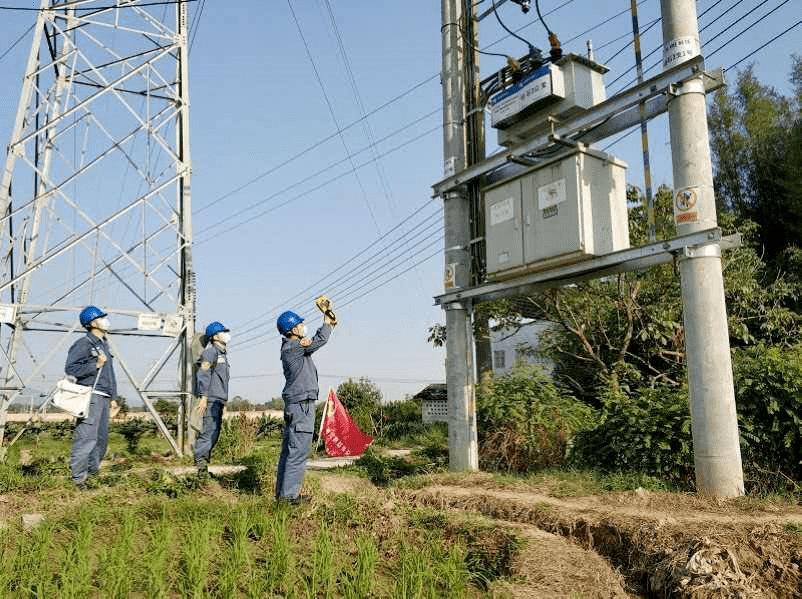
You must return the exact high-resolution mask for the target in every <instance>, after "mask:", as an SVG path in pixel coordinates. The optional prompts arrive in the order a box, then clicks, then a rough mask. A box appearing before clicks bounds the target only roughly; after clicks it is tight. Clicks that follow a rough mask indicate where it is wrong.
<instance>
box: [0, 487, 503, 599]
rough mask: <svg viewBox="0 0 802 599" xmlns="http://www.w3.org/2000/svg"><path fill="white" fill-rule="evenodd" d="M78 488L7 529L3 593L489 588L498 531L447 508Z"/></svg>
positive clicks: (463, 592)
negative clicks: (432, 516)
mask: <svg viewBox="0 0 802 599" xmlns="http://www.w3.org/2000/svg"><path fill="white" fill-rule="evenodd" d="M128 482H131V481H128ZM221 491H222V492H225V491H224V490H222V489H221ZM47 492H48V493H51V495H53V496H61V497H65V496H64V494H63V491H58V490H55V491H52V490H50V491H47ZM219 492H220V491H218V493H219ZM72 493H73V494H72V495H69V496H67V497H69V500H68V501H62V502H52V503H49V504H47V506H46V508H45V510H44V512H45V516H46V517H45V520H44V522H43V524H41V525H40V526H39V527H38V528H35V529H33V530H31V531H24V530H22V528H21V527H20V525H19V524H14V525H11V526H10V527H9V529H7V531H6V535H4V536H3V537H2V540H0V556H2V562H0V598H5V597H9V598H11V597H13V598H15V599H16V598H33V597H37V598H38V597H41V598H43V599H44V598H52V597H75V598H78V597H104V598H106V597H108V598H117V597H119V598H123V597H131V596H142V597H154V598H160V597H164V598H166V597H191V598H195V597H198V598H200V597H204V598H206V597H221V598H222V597H225V598H238V597H253V598H257V597H258V598H262V597H297V598H299V599H304V598H310V597H315V598H323V597H329V598H331V599H339V598H347V599H352V598H369V597H370V598H373V597H377V598H390V597H393V598H395V597H467V598H471V597H482V596H485V595H486V591H485V590H483V588H482V584H480V583H479V582H477V581H479V580H480V579H481V580H484V579H482V578H481V577H477V572H478V571H479V570H477V568H476V567H475V566H476V564H477V563H480V562H481V564H484V565H483V566H482V568H484V569H486V570H487V569H488V568H489V567H488V566H487V564H489V563H492V561H493V560H494V559H495V557H494V556H495V554H494V553H493V552H491V553H487V547H488V546H490V545H493V544H494V543H495V540H494V539H496V537H497V534H498V533H497V532H496V531H494V530H492V529H490V528H483V527H481V526H468V527H466V525H464V524H451V523H450V521H449V518H448V517H447V516H442V519H441V520H438V522H439V523H440V524H442V525H443V526H445V528H447V529H448V530H450V531H452V532H451V533H448V534H446V535H443V534H441V533H442V532H443V530H442V529H432V528H431V523H432V521H431V520H426V519H422V518H421V517H420V516H419V515H418V514H417V513H416V512H414V511H411V510H410V509H409V508H396V509H392V510H390V511H389V512H388V511H387V509H386V508H383V506H382V500H381V499H380V498H368V499H364V500H361V499H358V498H355V497H353V496H343V495H340V496H336V497H331V498H321V499H318V500H316V501H315V502H313V503H312V504H311V505H309V506H305V507H302V508H293V507H288V506H281V505H277V504H276V503H275V502H274V501H273V499H272V498H271V497H269V496H268V497H265V496H262V495H251V494H247V493H245V494H236V493H235V494H230V495H226V496H225V497H222V498H221V497H219V496H214V495H213V496H208V495H206V494H204V489H198V490H194V491H188V492H187V493H186V494H184V495H181V496H180V497H169V496H167V495H165V494H158V495H149V494H147V493H145V492H143V490H142V488H141V487H138V486H129V485H128V484H127V482H125V481H124V482H122V483H120V484H119V485H117V486H115V487H111V488H109V487H100V488H99V489H98V490H96V491H90V492H89V493H83V494H79V493H78V492H72ZM317 496H318V497H320V496H321V494H318V495H317ZM388 531H393V532H392V536H389V537H388V536H387V532H388ZM397 531H403V532H402V533H401V534H398V532H397ZM494 546H495V545H494ZM477 555H484V556H486V557H487V559H489V561H487V559H486V560H485V561H482V560H477V559H476V556H477ZM472 564H473V566H472ZM491 569H492V568H491Z"/></svg>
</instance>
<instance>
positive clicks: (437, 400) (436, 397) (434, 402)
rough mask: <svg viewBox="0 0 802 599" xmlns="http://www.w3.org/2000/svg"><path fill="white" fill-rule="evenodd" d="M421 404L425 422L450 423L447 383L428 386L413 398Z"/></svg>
mask: <svg viewBox="0 0 802 599" xmlns="http://www.w3.org/2000/svg"><path fill="white" fill-rule="evenodd" d="M412 399H413V400H415V401H420V402H421V412H422V415H423V422H424V423H427V424H428V423H429V422H448V392H447V390H446V384H445V383H436V384H434V385H428V386H427V387H424V388H423V389H422V390H421V391H418V392H417V393H416V394H415V395H413V396H412Z"/></svg>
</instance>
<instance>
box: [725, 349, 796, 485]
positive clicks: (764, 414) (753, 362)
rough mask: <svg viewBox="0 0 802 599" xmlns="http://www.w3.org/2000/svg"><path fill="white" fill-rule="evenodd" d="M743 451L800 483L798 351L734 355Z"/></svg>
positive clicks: (751, 351) (746, 459) (742, 351)
mask: <svg viewBox="0 0 802 599" xmlns="http://www.w3.org/2000/svg"><path fill="white" fill-rule="evenodd" d="M733 376H734V378H735V402H736V405H737V408H738V425H739V428H740V432H741V450H742V452H743V458H744V462H745V463H746V464H747V467H748V466H749V464H750V463H753V464H755V465H758V466H760V467H766V468H769V469H774V470H779V471H782V472H784V473H786V474H787V475H790V476H791V477H792V478H794V479H795V480H802V466H800V464H799V457H800V456H801V455H802V346H795V347H792V348H781V347H777V346H773V347H767V346H765V345H763V344H760V345H757V346H755V347H752V348H749V349H739V350H736V351H734V352H733Z"/></svg>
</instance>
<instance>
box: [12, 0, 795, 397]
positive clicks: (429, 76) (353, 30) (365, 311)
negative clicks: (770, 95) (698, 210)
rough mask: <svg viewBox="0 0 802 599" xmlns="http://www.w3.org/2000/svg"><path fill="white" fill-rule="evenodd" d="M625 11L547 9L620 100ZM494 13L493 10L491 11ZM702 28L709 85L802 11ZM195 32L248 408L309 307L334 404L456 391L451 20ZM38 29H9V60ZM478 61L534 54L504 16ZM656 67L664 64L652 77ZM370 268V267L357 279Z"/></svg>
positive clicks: (385, 19) (210, 305)
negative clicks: (448, 97) (446, 156)
mask: <svg viewBox="0 0 802 599" xmlns="http://www.w3.org/2000/svg"><path fill="white" fill-rule="evenodd" d="M629 4H630V3H629V2H628V1H626V0H617V1H615V2H604V3H602V2H598V1H597V0H569V1H566V0H543V1H542V2H541V9H542V12H543V13H544V17H545V19H546V22H547V24H548V25H549V27H550V28H551V29H552V30H553V31H555V32H556V33H557V34H558V36H559V38H560V39H561V40H562V42H563V46H564V49H565V50H566V51H570V52H576V53H585V51H586V46H585V42H586V40H587V39H588V38H591V39H592V40H593V46H594V48H595V49H596V59H597V60H599V61H600V62H605V63H606V64H607V66H608V67H610V69H611V71H610V73H608V74H607V75H606V81H607V82H608V85H610V83H611V82H612V81H613V80H615V79H617V78H619V77H620V79H618V81H617V82H615V83H613V84H612V85H610V86H609V87H608V94H609V93H611V92H615V91H618V90H619V89H620V88H621V87H622V85H624V84H626V83H628V82H629V81H630V80H631V79H633V78H634V76H635V75H634V70H633V65H634V55H633V51H632V48H631V47H626V45H627V43H628V42H629V41H630V40H631V36H629V35H628V33H629V32H631V19H630V16H629V13H628V9H629ZM0 5H4V6H20V7H32V6H35V5H38V2H37V3H34V2H33V1H32V0H26V1H24V2H23V1H19V0H6V1H3V0H0ZM290 6H292V10H291V9H290ZM201 7H202V8H203V11H202V13H201V12H200V9H201ZM485 7H488V8H489V7H490V2H489V0H485V1H483V2H481V3H480V8H481V9H484V8H485ZM775 9H776V10H775ZM639 10H640V15H639V17H640V23H641V27H642V28H645V27H647V26H648V25H649V24H650V23H652V22H653V21H654V20H655V19H656V18H657V17H658V15H659V2H658V1H657V0H645V1H643V2H641V3H640V9H639ZM708 10H709V12H707V13H706V14H705V15H704V16H703V17H702V18H701V20H700V26H701V27H707V28H706V29H705V30H704V31H703V33H702V42H703V47H704V51H705V54H709V53H711V52H713V51H714V50H716V49H718V48H719V46H722V45H723V44H726V45H724V46H723V47H722V48H721V49H720V50H718V51H717V52H715V54H714V55H713V56H712V57H710V58H709V59H708V66H709V67H715V66H725V67H729V66H731V65H733V64H734V63H736V62H737V61H739V60H740V59H742V58H743V57H745V56H747V55H749V54H750V53H751V52H752V51H754V50H755V49H757V48H758V47H759V46H761V45H762V44H763V43H765V42H767V41H769V40H770V39H771V38H772V37H774V36H775V35H777V34H779V33H781V32H782V31H784V30H785V29H786V28H787V27H789V26H791V25H793V24H794V23H796V22H797V21H799V20H800V19H802V4H800V3H799V2H798V1H797V0H790V1H788V0H786V1H783V0H768V1H766V2H759V1H758V0H747V1H743V0H741V1H740V2H739V1H738V0H722V1H717V0H702V1H700V2H699V3H698V12H699V13H703V12H704V11H708ZM498 11H499V14H500V16H501V18H502V19H503V20H504V22H505V23H506V24H507V26H508V27H509V28H511V29H513V30H516V31H519V35H521V36H522V37H524V38H526V39H527V40H529V41H530V42H531V43H532V44H533V45H535V46H539V47H541V48H543V49H544V50H547V49H548V42H547V39H546V33H545V31H544V30H543V28H542V26H541V25H540V24H539V22H537V17H536V15H535V11H534V8H533V9H532V10H531V11H530V12H529V13H528V14H523V13H522V12H521V10H520V9H519V8H518V7H517V6H516V5H514V4H513V3H511V2H508V3H506V4H505V5H503V6H502V7H499V9H498ZM750 11H753V12H750ZM771 11H774V12H771ZM190 15H191V16H190V19H191V22H192V23H194V25H195V28H193V30H192V37H191V39H192V46H191V54H190V101H191V116H190V119H191V144H192V146H191V147H192V149H191V151H192V161H193V179H192V193H193V206H194V211H193V212H194V218H193V221H194V231H195V239H196V247H195V249H194V260H195V267H196V270H197V275H198V292H199V295H198V305H197V308H198V321H199V324H205V323H206V322H208V321H210V320H220V321H222V322H224V323H225V324H227V325H228V326H230V327H231V329H232V334H233V342H232V343H233V345H232V357H231V361H232V376H233V377H234V379H233V381H232V394H233V395H242V396H244V397H247V398H248V399H250V400H252V401H256V402H261V401H265V400H268V399H270V398H271V397H275V396H278V395H279V394H280V391H281V386H282V382H283V379H282V376H281V367H280V363H279V359H278V357H279V344H280V342H279V339H278V335H277V333H276V330H275V317H276V315H277V314H278V313H279V312H280V311H281V310H282V309H285V308H297V309H298V311H299V312H301V313H302V314H304V315H307V316H309V317H310V319H309V324H310V325H311V326H312V328H316V326H317V325H318V324H319V323H320V320H321V319H320V316H319V314H318V313H317V312H316V309H315V308H314V306H313V305H312V302H311V300H312V299H313V298H314V296H315V294H316V293H329V294H330V296H331V298H332V300H333V301H334V305H335V307H338V306H341V308H340V309H338V314H339V317H340V320H341V326H339V327H338V328H337V329H336V330H335V332H334V334H333V336H332V339H331V342H330V345H329V346H328V347H326V348H324V349H323V350H321V351H320V352H319V354H318V357H317V359H316V361H317V365H318V370H319V372H320V374H321V388H322V389H323V390H324V391H325V388H326V387H327V386H328V385H332V386H336V385H337V384H339V382H341V381H342V380H343V379H344V378H347V377H361V376H366V377H368V378H370V379H371V380H373V381H375V382H376V383H377V384H378V385H379V386H380V387H381V388H382V390H383V392H384V394H385V396H386V397H387V398H388V399H399V398H401V397H402V396H403V394H405V393H414V392H416V391H417V390H419V389H420V388H422V387H423V386H425V385H426V384H427V383H429V382H435V381H441V380H444V352H443V351H442V350H440V349H435V348H432V347H431V346H430V345H429V344H427V342H426V336H427V328H428V327H429V326H430V325H432V324H434V323H435V322H440V321H442V320H443V317H442V314H441V311H440V309H439V308H436V307H434V306H433V301H432V297H433V296H434V295H437V294H439V293H440V292H441V290H442V254H441V251H438V250H442V242H441V241H439V235H440V234H441V233H440V226H441V221H442V219H441V217H440V202H439V200H436V199H431V197H430V196H431V185H432V183H434V182H436V181H438V180H439V179H441V178H442V164H443V157H442V137H441V133H440V123H441V113H440V105H441V91H440V85H439V78H438V76H437V75H438V73H439V70H440V44H441V42H440V3H439V2H435V1H433V0H427V1H424V0H410V1H407V2H384V1H379V2H354V1H349V2H343V1H341V2H336V1H335V0H329V2H326V1H325V0H292V4H291V5H290V4H288V2H286V1H271V2H267V1H256V0H250V1H244V0H228V1H225V2H223V1H221V0H206V1H205V2H202V1H197V2H193V3H192V4H191V5H190ZM332 15H333V17H334V19H333V20H332ZM764 15H767V16H765V18H763V17H764ZM34 18H35V15H34V13H30V12H16V11H1V12H0V53H2V52H4V51H5V50H6V48H8V47H9V46H10V45H11V44H12V42H13V41H15V40H16V39H17V38H18V37H19V36H20V35H21V34H22V33H23V32H24V31H25V30H26V29H27V28H28V27H29V26H30V24H31V23H32V22H33V19H34ZM739 19H740V20H739ZM760 19H762V20H760ZM605 21H607V22H605ZM755 21H758V22H757V24H755V25H754V26H753V27H751V28H750V29H749V30H748V31H747V32H746V33H744V34H743V35H740V36H737V34H738V33H739V32H740V31H741V30H743V29H745V28H746V27H748V26H749V25H750V24H751V23H753V22H755ZM333 22H334V23H336V29H335V27H334V25H333ZM602 23H603V24H602ZM596 26H598V27H596ZM299 27H300V32H299ZM593 27H596V28H595V29H593V30H592V31H590V32H586V31H587V30H589V29H591V28H593ZM800 32H802V27H800V28H797V29H795V30H793V31H791V32H789V33H787V34H785V35H784V36H783V37H782V38H780V39H778V40H777V41H775V42H774V43H772V44H770V45H769V46H767V47H766V48H765V49H763V50H761V51H760V52H758V53H757V54H755V55H753V56H752V57H750V58H749V59H748V60H746V61H744V62H741V63H740V64H739V65H738V67H737V68H743V67H745V66H746V65H747V64H749V63H750V62H752V63H754V69H755V73H756V74H757V76H758V77H759V78H760V79H761V80H762V81H763V82H765V83H768V84H770V85H773V86H775V87H777V89H778V90H779V91H780V92H782V93H788V91H789V89H790V88H789V84H788V73H789V68H790V58H789V56H790V53H791V52H794V51H797V52H798V51H799V50H798V49H799V46H800V44H799V42H800V39H802V38H801V37H800ZM660 35H661V33H660V24H659V23H656V24H655V25H654V26H653V27H652V28H651V29H650V30H649V31H648V32H647V33H646V34H645V36H644V40H643V42H642V46H643V51H644V54H648V53H649V52H651V51H652V50H653V49H654V48H656V47H657V46H658V45H659V44H660ZM302 36H303V37H302ZM714 36H718V37H715V38H714ZM733 36H737V37H736V39H735V40H734V41H732V42H729V43H727V42H728V40H730V38H732V37H733ZM711 38H714V39H711ZM707 40H711V41H710V42H709V44H708V42H707ZM480 46H481V47H482V48H484V49H487V50H489V51H492V52H499V53H506V54H510V55H513V56H521V55H523V54H524V53H525V52H526V48H525V46H524V44H523V43H522V42H520V41H518V40H516V39H514V38H512V37H510V36H507V35H506V33H505V32H504V31H503V30H502V29H501V28H500V27H499V25H498V23H497V21H496V19H495V18H494V16H492V15H491V16H489V17H488V18H486V19H484V20H483V21H482V23H481V26H480ZM29 48H30V37H29V36H26V37H25V38H24V39H23V40H22V41H21V42H20V43H19V44H18V45H17V46H16V47H14V48H13V49H12V50H11V51H9V52H8V53H7V54H6V55H5V56H4V57H3V58H2V59H0V80H2V81H3V85H2V86H0V140H5V141H3V142H2V143H4V144H5V143H8V139H9V136H10V130H11V126H12V121H13V115H14V111H15V110H16V104H17V102H18V97H19V89H20V85H19V82H20V78H21V76H22V71H23V67H24V62H25V59H26V57H27V54H28V52H29ZM343 50H344V52H343ZM619 50H620V51H621V52H620V53H618V54H616V53H617V52H618V51H619ZM660 56H661V53H660V52H656V53H655V54H654V55H652V56H651V57H650V58H648V59H647V60H646V62H645V64H646V66H647V67H649V66H651V65H652V64H653V63H654V62H656V60H657V59H659V58H660ZM608 59H609V60H608ZM502 66H503V59H502V58H499V57H496V56H483V57H482V75H483V76H487V75H490V74H491V73H492V72H494V71H495V70H497V69H499V68H500V67H502ZM657 68H659V67H656V68H655V69H653V70H652V71H650V72H649V73H647V76H648V75H650V74H655V73H656V72H657ZM729 77H730V80H734V77H735V73H729ZM399 96H401V97H400V99H397V100H395V101H393V100H394V99H395V98H398V97H399ZM385 104H386V106H384V105H385ZM382 106H384V107H383V108H381V109H379V108H380V107H382ZM377 109H378V110H377ZM366 114H368V116H367V118H363V117H364V116H365V115H366ZM354 123H356V124H354ZM338 130H340V133H339V134H338ZM487 137H488V141H489V146H488V151H493V149H494V147H495V144H494V143H493V142H494V141H495V132H494V131H493V130H492V129H489V130H488V136H487ZM615 140H616V138H613V139H610V140H607V141H606V142H602V143H599V144H598V146H599V147H602V148H604V147H607V146H609V145H610V144H611V143H612V142H614V141H615ZM650 142H651V143H650V145H651V151H652V175H653V179H654V183H655V185H659V184H661V183H666V184H671V162H670V157H669V153H668V152H669V150H668V145H667V144H668V140H667V123H666V119H665V118H664V117H661V118H658V119H655V120H654V121H652V123H651V124H650ZM608 151H610V152H611V153H613V154H614V155H616V156H618V157H619V158H621V159H623V160H624V161H626V162H628V163H629V165H630V170H629V172H628V175H627V179H628V181H629V182H631V183H633V184H636V185H642V168H641V166H640V160H641V159H640V155H641V150H640V140H639V136H638V135H636V134H633V135H630V136H629V137H627V138H625V139H624V140H622V141H619V142H617V143H615V144H614V145H612V146H610V147H609V150H608ZM415 211H418V212H417V213H416V215H415V216H414V217H412V218H410V219H409V220H408V221H405V222H403V224H401V225H400V226H399V223H402V221H404V219H406V218H407V217H409V216H410V215H411V214H413V212H415ZM422 223H425V225H424V224H422ZM424 227H426V228H424ZM417 231H420V233H416V232H417ZM404 233H406V234H407V237H405V238H403V239H401V240H400V241H397V242H394V241H393V240H395V239H398V235H399V234H404ZM385 234H386V235H387V236H386V237H385V238H384V239H383V240H380V241H378V242H377V239H379V238H380V237H381V236H382V235H385ZM371 244H374V245H372V246H371ZM369 246H371V247H370V249H368V250H367V251H366V252H365V253H364V254H362V255H361V256H360V258H359V259H357V260H356V261H352V260H351V259H352V257H354V256H355V255H357V254H359V253H360V252H362V251H363V250H365V249H366V248H368V247H369ZM376 254H378V256H376V257H375V258H373V259H372V260H371V261H370V264H372V266H371V265H370V264H366V265H365V266H364V267H363V268H361V270H360V269H355V267H356V265H358V264H359V263H360V262H361V261H363V260H366V259H367V258H370V257H374V255H376ZM382 256H388V257H382ZM343 264H345V265H346V266H345V267H343V268H342V269H341V270H339V271H335V269H337V268H338V267H340V266H341V265H343ZM355 270H356V272H353V271H355ZM332 271H335V272H334V273H333V274H332ZM343 275H347V276H346V277H345V278H344V279H342V280H338V279H339V278H340V277H341V276H343ZM299 302H300V304H299ZM238 342H239V346H238V345H237V343H238Z"/></svg>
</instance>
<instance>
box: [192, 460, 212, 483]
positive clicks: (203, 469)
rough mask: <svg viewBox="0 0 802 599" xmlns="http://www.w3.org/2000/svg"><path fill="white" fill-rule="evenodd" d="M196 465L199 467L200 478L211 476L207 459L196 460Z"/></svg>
mask: <svg viewBox="0 0 802 599" xmlns="http://www.w3.org/2000/svg"><path fill="white" fill-rule="evenodd" d="M195 467H196V468H197V469H198V476H199V477H200V478H203V479H206V478H209V464H208V463H207V462H206V461H205V460H202V461H198V462H196V463H195Z"/></svg>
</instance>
